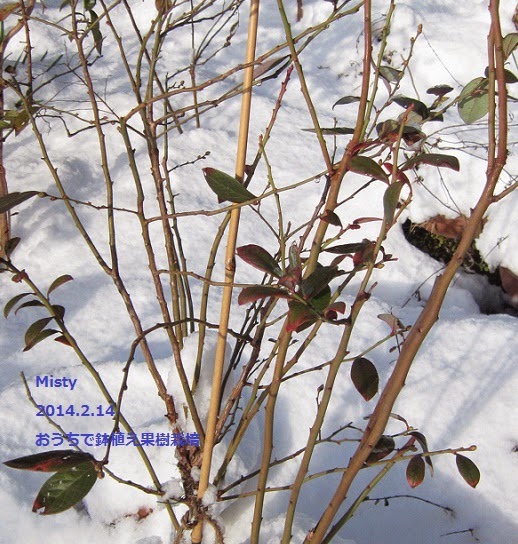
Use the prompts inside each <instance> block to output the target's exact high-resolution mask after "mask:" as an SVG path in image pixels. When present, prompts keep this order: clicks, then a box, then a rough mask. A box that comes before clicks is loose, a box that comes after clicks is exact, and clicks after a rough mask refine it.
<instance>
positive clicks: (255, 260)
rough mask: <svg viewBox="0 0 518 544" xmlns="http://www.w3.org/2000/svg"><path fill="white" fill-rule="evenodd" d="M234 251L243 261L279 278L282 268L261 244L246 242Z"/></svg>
mask: <svg viewBox="0 0 518 544" xmlns="http://www.w3.org/2000/svg"><path fill="white" fill-rule="evenodd" d="M236 253H237V254H238V255H239V257H240V258H241V259H243V261H245V262H247V263H248V264H251V265H252V266H253V267H255V268H257V269H259V270H262V271H263V272H266V273H267V274H271V275H272V276H275V277H276V278H280V277H281V275H282V270H281V269H280V267H279V264H278V263H277V261H276V260H275V259H274V258H273V257H272V256H271V255H270V254H269V253H268V252H267V251H266V249H263V248H262V247H261V246H258V245H256V244H248V245H246V246H241V247H238V248H237V250H236Z"/></svg>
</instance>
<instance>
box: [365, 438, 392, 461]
mask: <svg viewBox="0 0 518 544" xmlns="http://www.w3.org/2000/svg"><path fill="white" fill-rule="evenodd" d="M395 447H396V443H395V442H394V439H393V438H392V437H391V436H388V435H386V434H382V435H381V436H380V439H379V440H378V441H377V442H376V445H375V446H374V447H373V448H372V450H371V453H370V454H369V457H367V460H366V461H365V463H366V464H367V465H368V464H370V463H375V462H376V461H380V460H381V459H383V458H384V457H387V455H390V454H391V453H392V452H393V451H394V449H395Z"/></svg>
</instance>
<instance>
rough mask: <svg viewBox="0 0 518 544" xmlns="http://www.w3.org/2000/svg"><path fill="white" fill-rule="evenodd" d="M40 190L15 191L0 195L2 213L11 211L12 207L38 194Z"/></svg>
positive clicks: (0, 210) (0, 211)
mask: <svg viewBox="0 0 518 544" xmlns="http://www.w3.org/2000/svg"><path fill="white" fill-rule="evenodd" d="M37 194H38V191H24V192H22V193H18V192H14V193H9V194H7V195H5V196H2V197H0V213H4V212H7V211H9V210H10V209H11V208H14V207H15V206H18V205H19V204H21V203H22V202H25V201H26V200H29V198H32V197H33V196H36V195H37Z"/></svg>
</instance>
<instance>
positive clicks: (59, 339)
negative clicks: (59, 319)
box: [54, 335, 72, 346]
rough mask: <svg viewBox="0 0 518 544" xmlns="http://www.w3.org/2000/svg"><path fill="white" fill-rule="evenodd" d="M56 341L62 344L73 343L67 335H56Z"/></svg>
mask: <svg viewBox="0 0 518 544" xmlns="http://www.w3.org/2000/svg"><path fill="white" fill-rule="evenodd" d="M54 342H59V343H60V344H64V345H65V346H71V345H72V344H71V343H70V342H69V341H68V340H67V338H66V336H63V335H61V336H56V338H54Z"/></svg>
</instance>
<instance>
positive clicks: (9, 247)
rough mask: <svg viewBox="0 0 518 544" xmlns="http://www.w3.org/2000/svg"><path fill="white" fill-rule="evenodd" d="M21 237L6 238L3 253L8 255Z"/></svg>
mask: <svg viewBox="0 0 518 544" xmlns="http://www.w3.org/2000/svg"><path fill="white" fill-rule="evenodd" d="M20 241H21V239H20V238H18V237H14V238H11V239H9V240H7V243H6V244H5V254H6V255H7V256H8V257H10V256H11V254H12V252H13V251H14V250H15V249H16V248H17V247H18V244H19V243H20Z"/></svg>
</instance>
